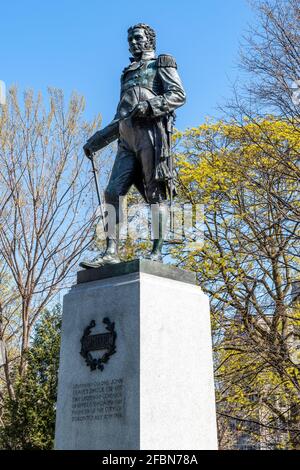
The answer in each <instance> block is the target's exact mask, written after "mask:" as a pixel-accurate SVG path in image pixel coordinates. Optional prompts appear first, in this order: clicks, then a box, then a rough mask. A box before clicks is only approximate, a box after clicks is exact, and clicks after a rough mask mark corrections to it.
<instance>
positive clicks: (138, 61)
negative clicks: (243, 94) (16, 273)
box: [81, 23, 186, 267]
mask: <svg viewBox="0 0 300 470" xmlns="http://www.w3.org/2000/svg"><path fill="white" fill-rule="evenodd" d="M128 43H129V50H130V52H131V54H132V57H131V58H130V60H131V64H130V65H129V66H127V67H126V68H125V69H124V70H123V73H122V76H121V97H120V102H119V104H118V107H117V112H116V114H115V117H114V119H113V120H112V121H111V123H110V124H108V125H107V126H106V127H105V128H104V129H101V130H100V131H98V132H96V133H95V134H94V135H93V136H92V137H91V138H90V139H89V140H88V141H87V143H86V144H85V145H84V151H85V154H86V156H87V157H89V158H92V156H93V153H94V152H96V151H98V150H100V149H102V148H104V147H105V146H107V145H108V144H109V143H111V142H113V141H114V140H116V139H118V151H117V155H116V159H115V162H114V166H113V169H112V173H111V176H110V180H109V183H108V185H107V188H106V190H105V203H106V204H111V205H113V206H114V208H115V209H116V219H117V220H116V224H117V232H118V227H119V223H120V220H119V197H120V196H125V195H126V194H127V192H128V191H129V189H130V187H131V186H132V185H133V184H134V185H135V186H136V188H137V189H138V190H139V192H140V193H141V194H142V196H143V197H144V199H145V201H146V202H148V203H150V204H157V205H158V212H159V223H160V229H159V231H158V233H159V236H158V238H157V239H156V240H154V244H153V249H152V252H151V255H150V258H151V259H153V260H155V261H160V260H161V249H162V245H163V240H164V236H165V229H166V220H167V217H168V211H167V207H166V202H167V201H168V198H172V197H173V195H175V191H174V186H173V167H172V156H171V134H172V127H173V122H174V117H175V115H174V111H175V110H176V109H177V108H178V107H179V106H182V105H183V104H184V103H185V99H186V96H185V92H184V89H183V86H182V83H181V80H180V77H179V75H178V72H177V64H176V61H175V59H174V57H172V56H170V55H167V54H161V55H159V56H158V57H156V55H155V45H156V44H155V43H156V36H155V32H154V30H153V29H152V28H150V26H148V25H145V24H143V23H139V24H137V25H135V26H132V27H131V28H129V30H128ZM117 251H118V241H117V239H114V238H112V237H109V235H107V248H106V252H105V254H104V256H98V257H96V258H95V259H94V260H93V261H92V262H89V261H83V262H82V263H81V266H83V267H98V266H100V265H102V264H104V263H116V262H119V258H118V253H117Z"/></svg>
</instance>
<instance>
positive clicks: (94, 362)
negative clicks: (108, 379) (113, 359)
mask: <svg viewBox="0 0 300 470" xmlns="http://www.w3.org/2000/svg"><path fill="white" fill-rule="evenodd" d="M102 323H104V324H105V325H106V330H107V331H109V332H110V333H112V336H113V341H112V345H111V347H110V348H109V349H108V350H107V351H106V352H105V353H104V354H103V356H101V357H98V358H94V357H93V356H92V354H91V353H90V351H88V350H87V349H85V347H84V343H85V342H84V339H85V338H86V337H87V336H89V335H90V334H91V330H92V328H94V327H95V326H96V322H95V320H92V321H91V322H90V324H89V325H88V326H87V327H86V328H85V329H84V332H83V336H82V338H81V340H80V342H81V351H80V354H81V356H82V357H84V359H85V362H86V365H87V366H89V367H90V369H91V370H92V371H93V370H96V369H99V370H100V371H103V369H104V364H106V363H107V362H108V361H109V358H110V356H112V355H113V354H115V352H116V338H117V333H116V332H115V323H114V322H111V321H110V320H109V318H108V317H105V318H104V319H103V321H102Z"/></svg>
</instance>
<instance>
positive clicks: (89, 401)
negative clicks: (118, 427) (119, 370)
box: [72, 378, 124, 421]
mask: <svg viewBox="0 0 300 470" xmlns="http://www.w3.org/2000/svg"><path fill="white" fill-rule="evenodd" d="M123 415H124V384H123V379H122V378H119V379H112V380H102V381H101V382H95V383H83V384H74V385H73V390H72V421H97V420H107V419H111V418H122V417H123Z"/></svg>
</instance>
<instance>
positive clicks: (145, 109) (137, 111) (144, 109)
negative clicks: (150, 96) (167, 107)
mask: <svg viewBox="0 0 300 470" xmlns="http://www.w3.org/2000/svg"><path fill="white" fill-rule="evenodd" d="M149 114H150V105H149V103H148V101H142V102H141V103H139V104H137V105H136V107H135V108H134V110H133V111H132V113H131V115H130V117H147V116H149Z"/></svg>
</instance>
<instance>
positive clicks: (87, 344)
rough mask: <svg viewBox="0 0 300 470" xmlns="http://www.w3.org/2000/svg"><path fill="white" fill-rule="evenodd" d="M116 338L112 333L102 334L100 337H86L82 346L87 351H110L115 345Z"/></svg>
mask: <svg viewBox="0 0 300 470" xmlns="http://www.w3.org/2000/svg"><path fill="white" fill-rule="evenodd" d="M113 342H114V338H113V335H112V334H111V333H100V334H98V335H91V336H86V337H85V338H84V339H83V341H82V346H83V347H84V348H85V349H86V350H87V351H99V350H100V349H108V348H111V346H112V345H113Z"/></svg>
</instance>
